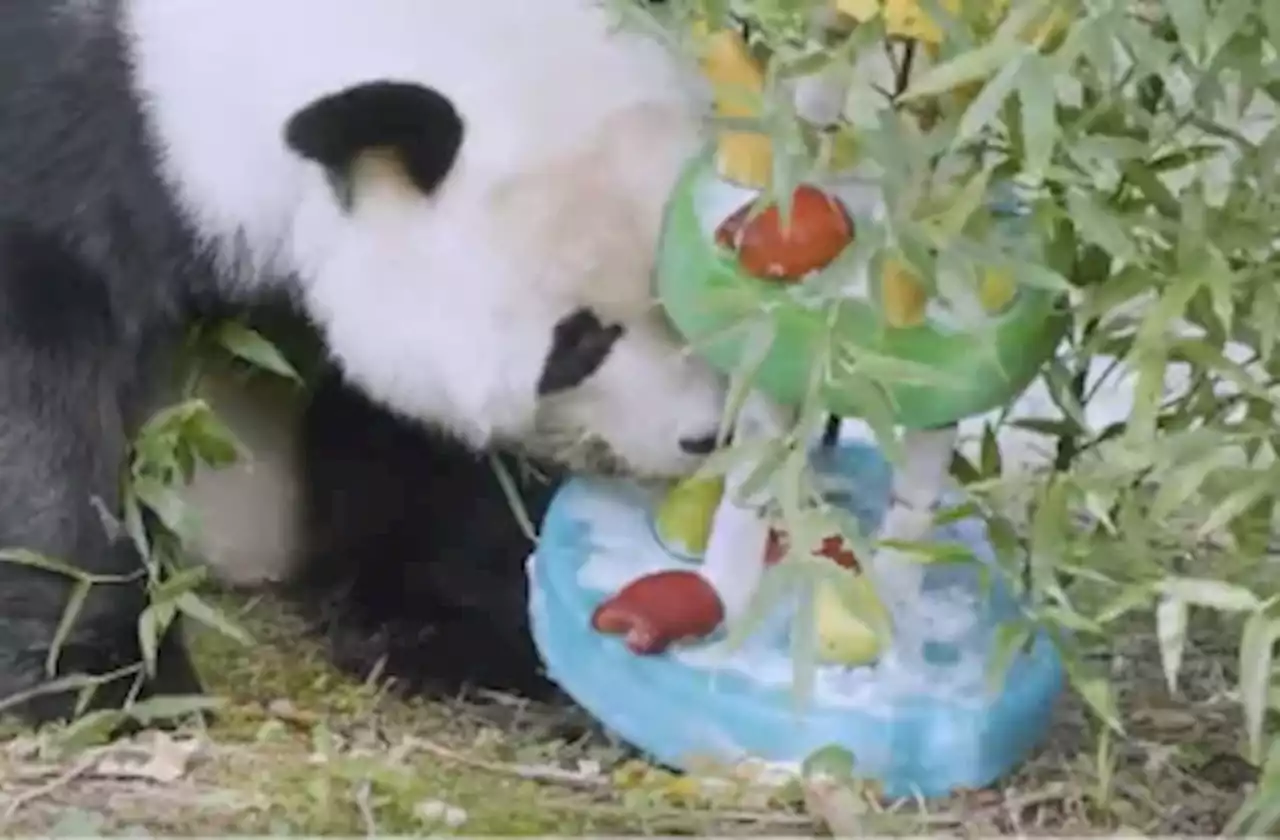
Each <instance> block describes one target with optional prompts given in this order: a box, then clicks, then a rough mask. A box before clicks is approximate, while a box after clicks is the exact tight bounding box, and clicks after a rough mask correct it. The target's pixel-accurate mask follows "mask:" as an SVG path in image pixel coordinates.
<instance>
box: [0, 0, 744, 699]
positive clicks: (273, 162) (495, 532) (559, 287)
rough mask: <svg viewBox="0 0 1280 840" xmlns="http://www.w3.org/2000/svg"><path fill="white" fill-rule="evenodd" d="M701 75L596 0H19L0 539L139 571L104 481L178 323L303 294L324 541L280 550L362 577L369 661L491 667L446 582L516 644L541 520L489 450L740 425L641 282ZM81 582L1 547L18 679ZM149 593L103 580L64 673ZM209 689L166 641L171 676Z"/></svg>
mask: <svg viewBox="0 0 1280 840" xmlns="http://www.w3.org/2000/svg"><path fill="white" fill-rule="evenodd" d="M686 81H687V80H686V78H685V76H684V68H682V67H681V66H679V65H677V64H676V63H675V62H673V61H672V59H671V58H670V57H669V56H667V55H666V54H664V53H663V51H662V48H661V47H660V46H659V45H657V44H654V43H651V42H649V41H647V40H644V39H642V38H638V37H630V36H624V35H621V34H616V33H613V32H611V31H610V20H609V16H608V14H607V12H606V11H604V10H603V9H602V8H600V7H599V6H598V5H596V3H595V2H594V0H543V2H539V3H526V2H519V0H500V2H489V3H463V4H457V3H449V4H428V3H424V2H422V0H368V2H362V3H352V2H349V0H271V2H270V3H263V2H261V0H8V2H6V3H5V4H4V6H3V9H2V10H0V546H13V547H21V548H27V549H31V550H35V551H39V552H43V553H45V554H49V555H51V556H56V557H60V558H63V559H65V560H68V561H69V562H72V563H74V564H75V565H77V566H79V567H80V568H82V569H85V570H86V571H89V572H92V573H95V574H103V575H128V574H132V573H135V572H137V570H138V569H139V562H138V558H137V557H136V556H135V554H134V552H133V550H132V548H131V547H130V545H129V544H128V543H127V542H126V541H125V540H124V539H123V538H121V537H119V536H118V535H115V534H113V533H112V532H111V531H110V529H108V528H107V527H105V526H104V524H103V518H102V516H101V514H100V507H105V508H106V509H107V510H108V511H114V510H116V509H117V508H118V504H119V491H118V486H119V475H120V468H121V466H122V463H123V460H124V457H125V455H126V451H127V442H128V440H129V437H130V435H131V434H132V432H133V431H134V430H136V428H137V426H138V424H139V423H140V422H141V420H142V419H143V418H144V417H145V416H146V414H147V413H148V412H149V411H150V410H152V409H154V408H155V407H156V406H157V404H158V401H159V400H160V399H162V398H163V395H164V393H165V387H164V386H165V383H166V374H167V373H168V367H169V365H170V363H171V361H172V350H173V348H174V342H175V341H176V340H177V338H178V336H179V335H180V331H181V330H182V329H183V327H184V326H185V324H186V323H187V321H188V320H189V318H190V317H191V316H193V315H198V314H200V313H201V312H202V311H203V310H204V309H206V308H207V307H213V306H221V305H225V304H229V303H230V304H240V303H244V304H257V303H259V302H263V301H266V300H268V299H270V298H272V297H280V298H282V299H284V300H286V301H287V302H289V303H290V305H292V306H295V307H296V308H297V310H298V311H299V312H301V313H303V314H304V315H305V316H306V317H307V318H309V319H310V321H312V322H313V323H314V324H315V325H316V326H317V328H318V330H319V332H320V334H321V336H322V338H323V341H324V343H325V345H326V348H327V351H328V353H329V356H330V357H331V359H332V361H333V365H334V370H333V372H331V373H330V374H329V376H328V378H326V379H324V380H323V381H322V383H321V385H320V387H319V390H318V392H317V394H316V397H315V401H314V402H313V403H311V404H310V405H309V406H306V407H305V409H304V411H303V419H302V423H303V430H304V435H303V437H302V441H301V448H300V449H299V451H298V453H297V454H298V466H300V469H301V483H300V484H299V485H295V489H299V488H300V490H301V501H302V502H303V503H304V510H303V513H302V518H301V519H298V520H290V522H291V523H292V524H293V525H295V526H297V527H298V529H299V530H298V532H297V534H295V536H300V537H301V538H302V540H303V542H302V543H301V544H293V543H290V542H289V538H287V532H288V530H289V529H288V527H286V528H285V529H284V530H283V531H279V532H277V534H276V535H277V536H280V537H281V539H282V542H281V543H280V544H279V545H278V546H277V548H279V549H280V551H279V552H278V553H281V554H291V555H294V556H295V558H296V559H300V560H301V563H302V565H301V566H300V567H298V568H297V569H295V570H294V572H293V575H294V577H296V579H297V580H298V581H300V582H301V584H302V585H308V586H310V589H309V590H308V591H310V592H312V593H327V594H328V595H329V596H332V595H334V594H335V593H340V592H344V591H345V592H347V593H348V597H347V599H346V600H345V601H343V602H342V603H343V604H345V605H346V607H347V608H348V609H347V612H345V613H343V612H342V611H341V610H339V611H338V612H337V613H335V612H334V611H333V610H331V609H327V607H326V604H327V603H328V602H327V601H326V600H325V599H324V598H320V597H319V595H316V599H317V600H316V601H315V603H313V604H312V606H314V607H319V608H320V612H322V613H324V614H327V615H330V616H335V615H336V616H337V617H338V618H339V619H340V621H339V623H340V624H342V625H343V626H346V627H354V628H357V629H358V631H357V632H353V633H346V634H343V633H341V632H337V633H336V635H335V636H334V638H335V640H340V638H341V637H344V635H345V638H348V639H356V638H360V637H361V635H362V634H363V637H364V639H365V642H366V644H365V647H364V648H362V649H359V650H356V649H354V648H355V647H359V645H355V646H353V645H350V644H348V645H344V644H341V643H339V644H337V645H336V651H337V653H338V654H339V658H340V660H345V661H346V664H347V665H348V667H357V666H358V663H357V661H358V660H359V661H363V660H365V659H367V658H369V657H371V656H372V655H374V654H377V655H379V656H381V655H383V654H388V655H389V659H388V664H389V665H390V666H391V668H392V669H393V670H395V669H396V668H399V669H400V670H402V671H404V672H405V673H406V674H407V675H408V676H409V677H410V679H409V681H410V682H418V681H419V680H418V679H417V677H418V676H422V677H426V676H429V675H430V674H431V673H433V672H434V671H435V670H436V669H437V668H438V669H439V672H440V673H447V672H450V671H456V672H459V673H458V674H457V675H458V676H460V677H461V676H466V675H465V674H462V673H461V672H462V671H465V670H467V669H468V668H475V667H481V668H482V667H484V656H483V649H482V645H483V644H488V643H489V642H488V641H486V640H485V639H484V638H482V637H481V636H480V635H479V634H478V631H476V630H475V624H474V622H470V621H468V622H467V625H468V626H471V627H472V629H471V630H468V631H467V632H463V630H464V629H465V628H464V626H463V623H461V620H459V622H458V623H455V622H454V620H453V615H452V613H451V612H450V610H451V608H455V607H456V608H460V609H461V613H459V614H464V613H465V614H466V615H468V616H471V617H472V618H474V617H476V616H478V615H481V614H487V615H488V616H489V620H488V622H487V624H484V626H487V627H488V628H490V629H492V631H493V633H492V636H493V639H492V646H493V649H495V650H502V649H504V648H506V647H510V646H511V645H510V639H511V638H513V637H512V636H511V635H509V632H514V633H516V635H517V636H518V635H519V633H520V632H522V628H523V611H524V604H523V601H522V600H521V601H520V603H516V600H517V599H516V598H515V597H514V596H513V595H511V594H510V593H512V592H513V591H514V590H512V589H511V584H512V582H513V581H516V580H518V578H519V576H520V575H521V574H522V571H521V569H520V566H521V564H522V563H523V559H524V554H525V553H526V550H525V549H526V547H527V544H526V543H525V542H524V538H523V536H522V535H520V534H518V532H516V531H514V530H512V529H514V528H516V527H517V526H516V524H515V521H514V519H512V518H507V517H504V516H500V515H499V512H498V504H499V502H501V504H502V510H503V512H504V513H507V514H509V511H508V510H507V508H506V500H505V497H502V496H500V495H499V494H497V493H496V492H495V491H496V490H497V486H496V484H494V483H491V482H492V481H493V480H492V479H491V473H489V472H488V464H487V460H486V459H485V457H484V455H483V453H485V452H490V451H496V452H509V451H519V452H522V453H527V454H529V455H530V456H532V457H533V458H535V459H540V460H542V461H545V462H548V463H551V464H554V465H555V469H556V470H559V469H563V468H566V467H568V468H582V469H597V468H600V469H609V470H627V471H632V472H637V473H642V474H651V475H679V474H683V473H686V472H687V471H689V470H690V469H692V468H693V467H694V466H696V464H697V462H698V459H699V457H700V456H701V455H702V454H704V453H705V450H706V447H707V442H708V441H709V440H710V436H711V435H712V433H713V432H714V429H715V427H716V425H717V423H718V420H719V416H720V411H721V406H722V400H723V395H724V383H723V382H722V380H721V378H720V377H718V376H716V375H715V374H714V373H712V372H711V371H710V370H709V369H707V368H705V367H704V366H702V365H700V364H699V363H697V362H696V361H694V360H692V359H691V358H689V357H687V356H686V355H685V354H684V353H683V352H682V351H683V348H681V347H680V345H679V343H678V341H677V340H676V338H675V336H674V335H673V334H672V333H671V331H670V329H669V328H668V327H667V325H666V324H665V323H664V322H663V321H662V320H661V317H660V316H659V315H658V314H657V312H655V311H654V309H653V307H652V301H651V299H650V297H651V292H650V284H649V272H650V267H651V262H652V254H653V248H654V245H655V241H656V236H657V229H658V226H659V223H660V216H661V212H662V206H663V202H664V199H665V196H666V194H667V191H668V189H669V187H670V185H671V183H672V180H673V179H674V177H675V174H676V172H677V170H678V167H679V165H680V164H681V162H682V161H683V160H684V159H685V158H686V157H687V155H688V154H689V153H691V152H692V151H693V150H694V149H695V148H696V144H697V143H698V133H699V128H700V126H699V118H700V114H701V108H700V106H701V104H702V103H701V100H700V98H699V97H698V95H697V93H696V92H694V91H692V90H690V89H688V88H687V87H686V86H685V82H686ZM427 429H431V430H432V431H427ZM280 446H282V447H283V446H285V444H283V443H282V444H280ZM290 463H291V461H290V459H289V458H287V457H286V458H282V460H281V464H280V466H281V467H282V468H287V467H288V465H289V464H290ZM250 478H252V479H253V480H255V481H256V480H258V478H259V476H253V475H250ZM285 483H286V484H287V481H286V482H285ZM281 486H284V485H283V484H282V485H281ZM468 488H469V490H468ZM468 492H470V493H472V494H473V495H467V494H468ZM195 495H196V497H197V498H199V491H198V488H197V491H196V494H195ZM215 496H216V494H215ZM246 498H248V497H246ZM212 501H213V502H216V501H217V499H216V498H215V499H213V500H212ZM211 507H214V508H216V504H213V505H211ZM534 507H535V509H536V507H537V505H536V504H535V505H534ZM285 508H288V499H285V500H284V502H283V508H282V510H283V509H285ZM211 512H214V513H216V511H211ZM469 519H470V520H472V521H471V522H469V521H468V520H469ZM217 521H218V520H217V518H216V516H215V517H212V518H211V519H210V525H211V526H213V525H216V523H217ZM230 524H232V525H234V523H230ZM244 538H245V541H246V543H252V541H253V540H254V539H255V535H254V534H247V535H245V537H244ZM517 549H518V551H517ZM477 551H478V552H479V553H476V552H477ZM477 557H479V558H482V559H480V560H477ZM263 562H266V558H265V555H264V557H263ZM353 568H354V569H356V570H357V572H356V573H355V575H354V577H353V574H352V569H353ZM375 568H380V569H381V571H377V572H373V571H370V572H368V573H367V574H366V573H364V572H363V571H360V570H364V569H375ZM490 574H492V578H490ZM353 585H354V588H352V586H353ZM362 585H363V586H364V587H366V588H365V589H364V590H363V591H362V590H361V589H360V587H361V586H362ZM69 591H70V584H69V582H68V581H67V580H66V579H65V578H63V577H60V576H58V575H54V574H49V573H44V572H41V571H37V570H33V569H30V568H24V567H21V566H18V565H14V564H0V698H4V697H12V696H14V695H20V694H22V693H23V692H27V691H29V690H31V689H32V688H33V687H34V686H35V685H37V684H38V683H40V682H42V681H43V680H44V679H45V677H46V675H45V673H44V669H45V663H46V659H47V654H48V648H49V646H50V643H51V641H52V639H53V637H54V633H55V630H56V627H57V625H58V622H59V619H60V616H61V613H62V610H63V607H64V605H65V601H66V598H67V596H68V594H69ZM495 596H496V597H495ZM143 600H144V594H143V592H142V590H141V588H140V587H136V586H130V585H123V584H115V585H111V586H96V587H94V588H93V589H92V590H91V592H90V595H89V597H88V599H87V600H86V602H85V603H84V604H83V606H82V608H81V609H80V611H79V616H78V619H77V621H76V623H75V627H74V628H73V630H72V632H71V634H70V636H69V638H68V639H67V641H66V643H65V644H64V645H63V647H62V651H61V656H60V659H59V663H58V664H59V671H60V672H61V673H73V672H91V673H102V672H104V671H108V670H111V669H113V668H118V667H120V666H123V665H126V664H128V663H131V662H133V661H136V660H137V658H138V649H137V641H136V639H137V633H136V629H135V623H136V620H137V617H138V612H139V610H140V609H141V608H142V605H143ZM469 607H474V609H468V608H469ZM508 610H510V612H508ZM455 624H456V626H455ZM469 633H470V634H472V635H468V634H469ZM431 634H435V635H434V637H433V638H435V639H436V640H437V643H432V645H430V646H428V645H427V641H428V639H427V636H429V635H431ZM473 642H474V644H473ZM441 651H444V652H450V651H451V652H453V653H455V654H456V656H455V657H454V661H444V660H441V659H440V658H439V657H441V655H442V654H441ZM433 656H434V657H435V659H434V660H433V659H432V657H433ZM513 656H514V659H513V660H512V661H518V662H521V663H523V664H522V665H521V668H523V667H524V665H529V666H531V667H532V666H533V665H534V664H535V663H533V661H532V660H531V659H530V658H529V657H530V656H531V653H530V651H529V650H528V648H527V646H525V647H523V648H521V649H520V650H517V651H516V652H515V653H514V654H513ZM521 657H524V658H523V659H521ZM525 673H528V672H527V671H526V672H525ZM490 676H494V675H485V674H479V675H478V677H479V679H480V680H481V681H487V682H493V681H495V679H497V677H495V679H490V678H489V677H490ZM497 676H501V675H497ZM497 681H501V680H497ZM198 687H199V684H198V679H197V677H196V675H195V673H194V671H193V668H192V666H191V664H190V662H189V660H188V658H187V656H186V654H185V652H184V650H183V648H182V645H181V643H180V641H179V638H178V636H177V635H173V636H171V637H170V638H169V639H166V641H165V646H164V649H162V651H161V655H160V670H159V673H158V674H157V676H156V679H155V680H154V681H153V685H152V686H151V688H152V689H153V690H162V691H178V692H191V691H196V690H198ZM123 688H124V687H123V685H121V686H118V687H117V688H115V689H113V690H106V691H99V692H98V693H97V694H96V696H95V702H96V703H110V702H117V701H119V700H120V698H121V692H122V691H123ZM533 688H536V686H534V687H533ZM531 690H532V689H531ZM72 700H73V698H72V697H71V696H70V695H37V696H36V697H35V698H34V699H32V700H31V701H30V702H28V703H25V704H23V705H21V706H19V707H17V708H18V710H19V711H21V712H24V713H26V714H27V715H28V716H30V717H31V718H33V719H37V720H42V719H47V718H50V717H55V716H60V715H62V714H65V713H66V712H67V711H68V710H69V708H70V704H71V702H72Z"/></svg>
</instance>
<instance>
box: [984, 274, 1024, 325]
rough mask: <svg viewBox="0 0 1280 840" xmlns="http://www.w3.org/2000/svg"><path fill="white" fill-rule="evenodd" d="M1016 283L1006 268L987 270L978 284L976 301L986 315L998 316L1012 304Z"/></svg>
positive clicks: (1015, 292)
mask: <svg viewBox="0 0 1280 840" xmlns="http://www.w3.org/2000/svg"><path fill="white" fill-rule="evenodd" d="M1017 293H1018V282H1017V281H1016V280H1015V279H1014V278H1013V272H1012V271H1010V270H1009V269H1007V268H989V269H987V270H986V272H984V273H983V275H982V279H981V280H980V281H979V282H978V300H979V301H980V302H981V303H982V308H983V309H984V310H986V312H987V314H988V315H998V314H999V313H1001V312H1003V311H1004V310H1005V307H1007V306H1008V305H1009V304H1010V303H1012V302H1013V298H1014V295H1016V294H1017Z"/></svg>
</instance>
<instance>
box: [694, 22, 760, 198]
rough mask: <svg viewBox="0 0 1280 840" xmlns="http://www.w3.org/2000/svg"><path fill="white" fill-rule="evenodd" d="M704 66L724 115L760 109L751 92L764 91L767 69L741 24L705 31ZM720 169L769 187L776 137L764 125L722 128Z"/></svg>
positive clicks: (748, 183) (748, 114) (749, 113)
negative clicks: (762, 129) (745, 37)
mask: <svg viewBox="0 0 1280 840" xmlns="http://www.w3.org/2000/svg"><path fill="white" fill-rule="evenodd" d="M699 28H700V29H701V27H699ZM702 72H703V73H704V74H705V75H706V77H707V79H708V81H710V82H711V84H712V87H713V90H714V98H715V105H716V113H717V114H718V115H719V116H722V117H739V118H748V117H753V116H756V115H757V112H758V111H759V109H758V108H757V107H755V105H754V103H752V101H751V98H752V97H753V96H759V95H761V94H763V92H764V69H763V68H762V67H761V66H760V63H759V62H757V61H756V60H755V59H754V58H753V57H752V55H751V51H750V50H749V49H748V47H747V43H746V41H744V40H743V38H742V36H741V35H740V34H739V33H738V32H737V31H736V30H732V29H721V30H718V31H715V32H711V33H709V34H707V35H706V36H705V40H704V42H703V53H702ZM716 169H717V171H718V172H719V174H720V177H722V178H725V179H726V180H730V181H733V182H735V183H738V184H741V185H742V186H745V187H751V188H754V189H764V188H765V187H767V186H768V185H769V182H770V179H771V178H772V176H773V144H772V141H771V140H770V138H769V136H768V135H767V134H763V133H761V132H758V131H722V132H720V135H719V137H717V138H716Z"/></svg>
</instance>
